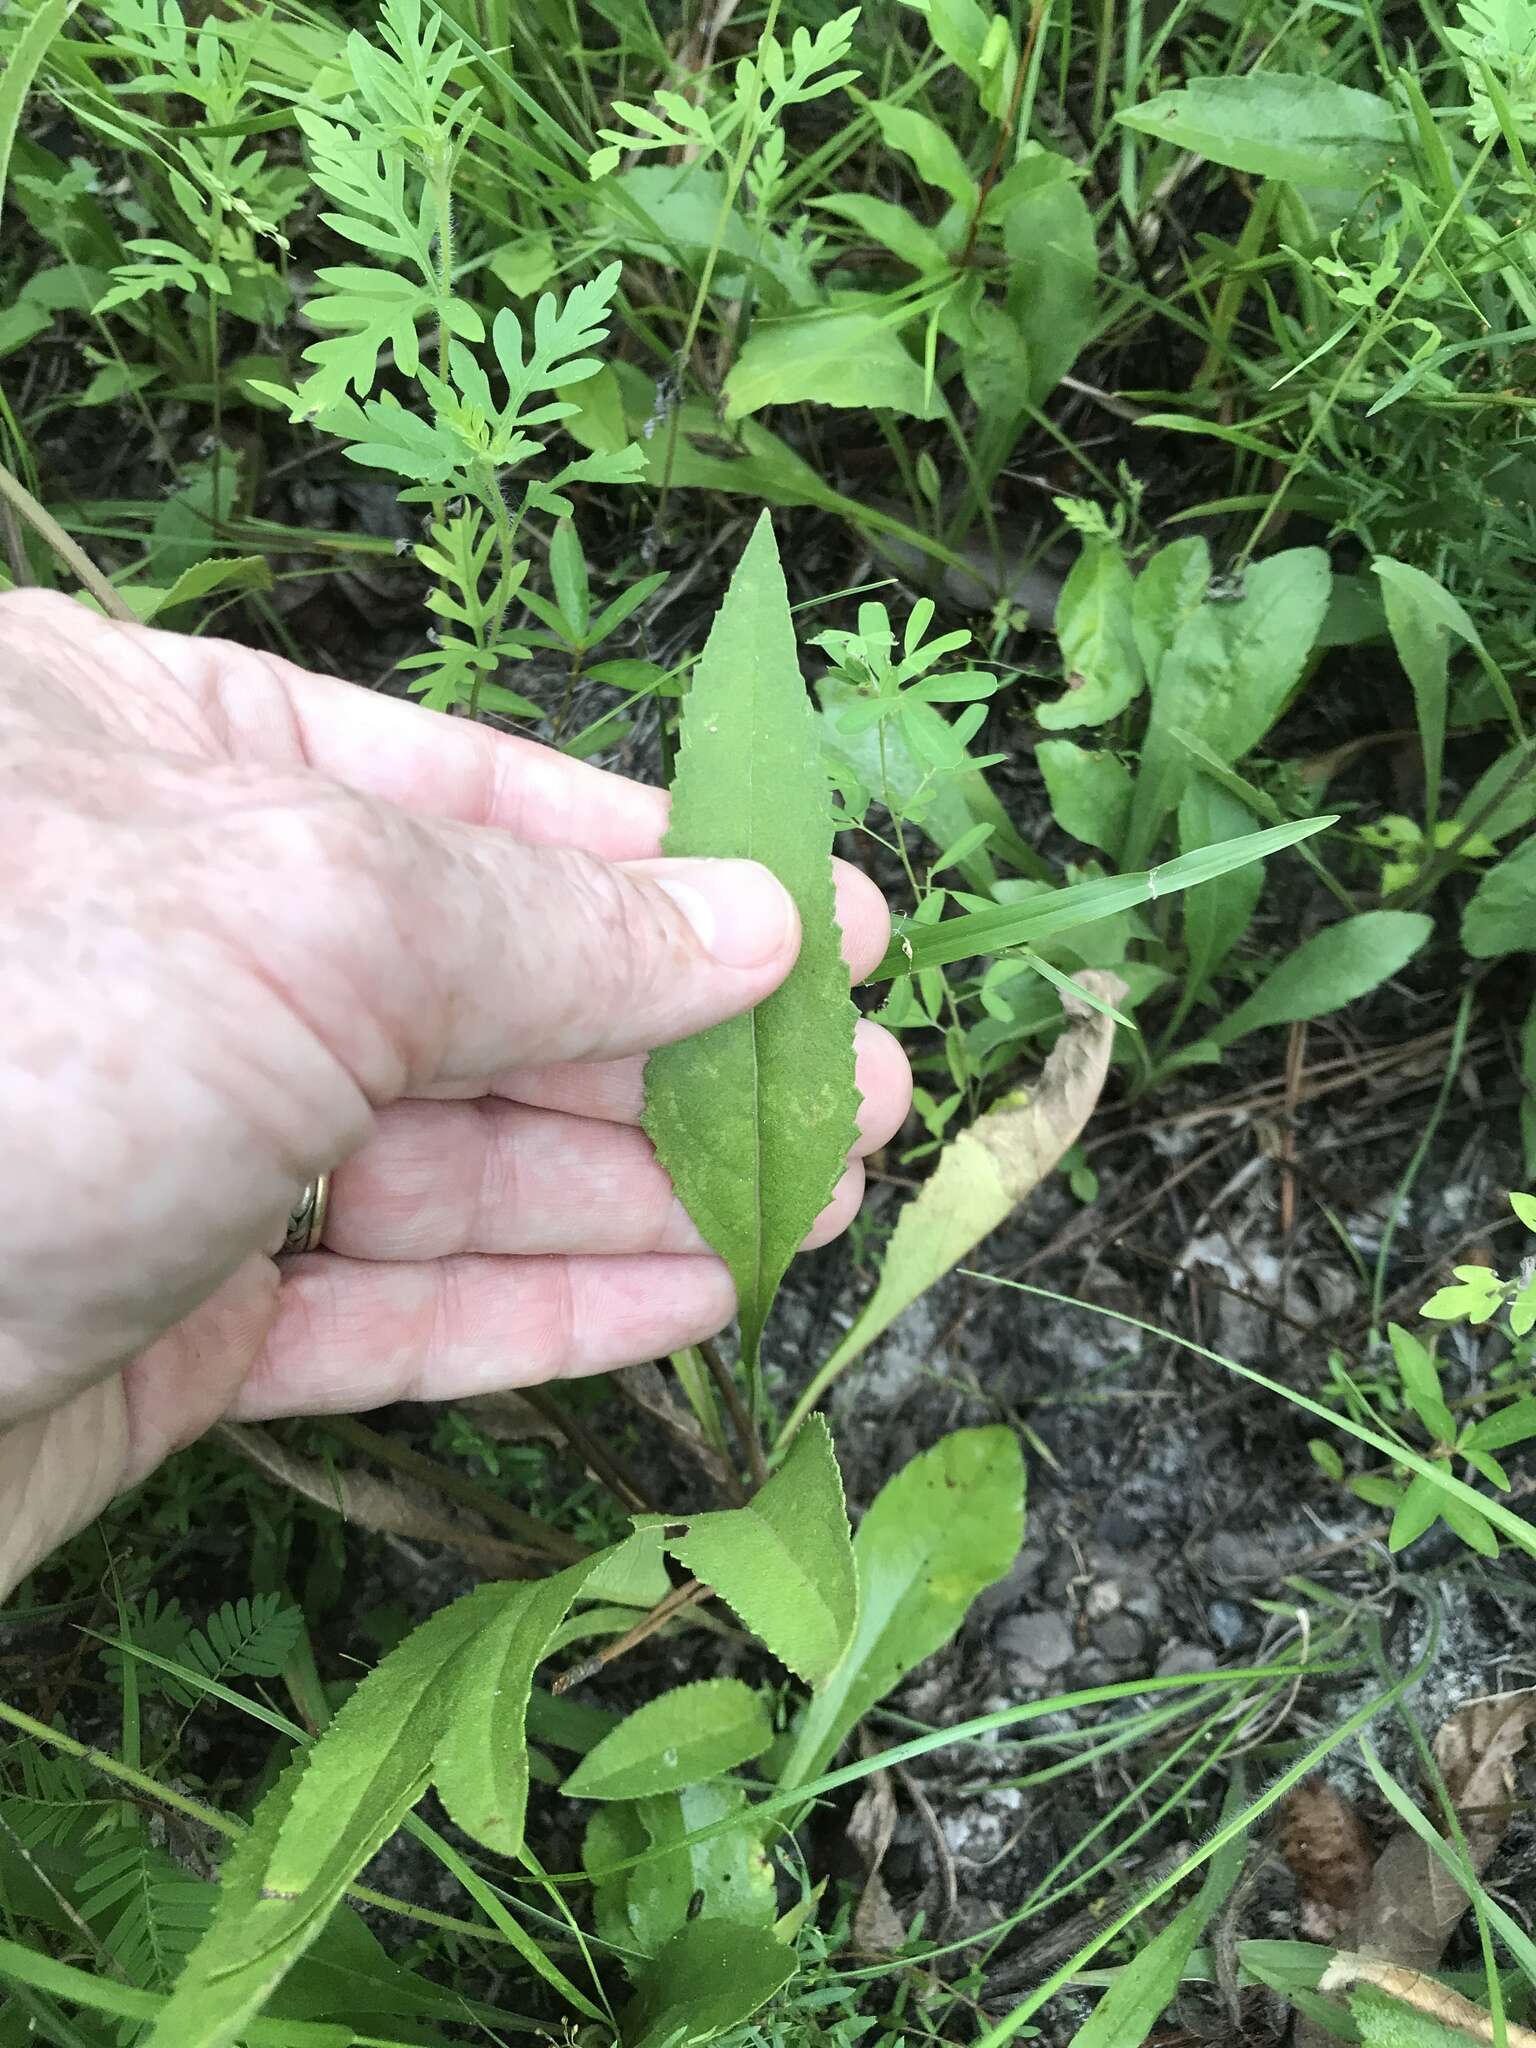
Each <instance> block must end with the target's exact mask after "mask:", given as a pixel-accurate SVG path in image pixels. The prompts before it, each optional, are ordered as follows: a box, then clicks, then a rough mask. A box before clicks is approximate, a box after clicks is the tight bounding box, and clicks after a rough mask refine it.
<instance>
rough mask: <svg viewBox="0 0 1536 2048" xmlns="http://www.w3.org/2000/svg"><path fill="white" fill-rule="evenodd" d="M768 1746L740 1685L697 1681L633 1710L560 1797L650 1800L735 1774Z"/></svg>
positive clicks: (760, 1712) (767, 1725) (767, 1732)
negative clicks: (660, 1794) (658, 1794)
mask: <svg viewBox="0 0 1536 2048" xmlns="http://www.w3.org/2000/svg"><path fill="white" fill-rule="evenodd" d="M772 1740H773V1723H772V1721H771V1720H770V1719H769V1715H768V1708H767V1704H766V1702H765V1701H764V1699H763V1696H762V1694H761V1693H758V1692H754V1691H753V1690H752V1688H751V1686H749V1685H744V1684H743V1683H742V1681H741V1680H740V1679H739V1678H704V1679H700V1680H699V1681H698V1683H697V1684H694V1685H679V1686H674V1688H673V1689H672V1691H671V1692H664V1693H662V1694H661V1695H660V1696H659V1697H658V1698H656V1699H653V1700H647V1701H646V1703H645V1705H644V1706H643V1707H637V1708H636V1709H635V1711H634V1713H632V1714H630V1715H628V1716H627V1717H626V1719H624V1720H623V1721H621V1722H620V1723H619V1725H618V1727H617V1728H615V1729H614V1731H613V1733H612V1734H611V1735H605V1736H604V1737H603V1739H602V1741H601V1742H600V1743H599V1744H598V1745H597V1747H596V1748H595V1749H593V1750H591V1751H589V1752H588V1754H587V1755H586V1756H584V1757H583V1758H582V1760H581V1762H580V1763H579V1764H578V1765H577V1767H576V1769H575V1770H574V1771H573V1772H572V1773H571V1775H570V1777H568V1778H567V1779H566V1781H565V1783H564V1785H563V1786H562V1787H561V1790H562V1791H563V1792H565V1793H566V1794H568V1796H569V1797H571V1798H572V1799H649V1798H652V1797H654V1796H655V1795H656V1794H657V1793H661V1792H676V1791H678V1790H679V1789H680V1788H681V1787H682V1786H684V1785H696V1784H698V1783H699V1782H700V1781H701V1780H702V1779H705V1778H717V1777H719V1776H721V1775H722V1774H723V1773H724V1772H726V1771H734V1770H735V1769H736V1767H737V1765H738V1764H744V1763H749V1762H750V1761H751V1759H752V1758H753V1757H755V1756H761V1755H762V1753H763V1751H764V1750H765V1749H766V1748H767V1747H768V1745H769V1744H770V1743H771V1742H772Z"/></svg>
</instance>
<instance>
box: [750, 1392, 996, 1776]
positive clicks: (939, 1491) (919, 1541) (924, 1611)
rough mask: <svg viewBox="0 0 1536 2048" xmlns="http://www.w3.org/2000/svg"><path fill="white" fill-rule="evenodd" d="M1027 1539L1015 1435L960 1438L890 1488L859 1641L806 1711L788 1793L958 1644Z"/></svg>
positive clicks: (871, 1559)
mask: <svg viewBox="0 0 1536 2048" xmlns="http://www.w3.org/2000/svg"><path fill="white" fill-rule="evenodd" d="M1023 1540H1024V1461H1023V1458H1022V1457H1021V1456H1020V1453H1019V1445H1018V1439H1017V1438H1016V1437H1015V1435H1014V1433H1013V1431H1012V1430H1011V1429H1002V1428H991V1429H961V1430H956V1431H955V1432H954V1433H953V1434H952V1435H950V1436H947V1437H944V1438H942V1439H941V1440H940V1441H939V1442H938V1443H936V1444H935V1445H934V1446H933V1448H932V1450H928V1451H924V1452H922V1453H921V1454H920V1455H919V1456H918V1457H916V1458H914V1459H913V1460H912V1461H911V1463H910V1464H908V1465H905V1466H904V1467H903V1468H902V1470H901V1471H900V1472H898V1473H897V1474H896V1476H895V1477H894V1478H893V1479H890V1480H888V1481H887V1483H886V1484H885V1485H884V1486H883V1487H882V1488H881V1490H880V1492H879V1493H878V1494H876V1496H875V1498H874V1500H873V1502H872V1503H871V1505H870V1509H869V1512H868V1514H866V1515H865V1517H864V1519H863V1521H862V1522H861V1523H860V1524H859V1533H858V1535H857V1537H856V1538H855V1540H854V1557H855V1559H856V1561H857V1564H858V1574H859V1626H858V1633H857V1634H856V1636H855V1637H854V1640H853V1643H852V1646H851V1647H850V1649H849V1651H848V1654H847V1656H846V1657H845V1658H844V1659H843V1661H842V1663H841V1664H840V1665H839V1666H838V1668H837V1670H836V1671H835V1672H834V1673H833V1674H832V1677H831V1679H830V1681H829V1682H828V1684H827V1686H826V1687H825V1689H824V1690H823V1691H822V1692H820V1693H818V1694H817V1696H816V1698H815V1699H813V1700H812V1701H811V1702H810V1704H809V1706H808V1707H807V1708H806V1710H805V1714H804V1716H803V1718H802V1720H801V1723H800V1726H799V1728H798V1730H797V1731H796V1735H795V1744H794V1748H793V1750H792V1751H791V1753H790V1756H789V1758H788V1760H787V1761H786V1763H785V1765H784V1768H783V1770H782V1772H781V1773H780V1783H781V1784H782V1785H783V1786H784V1787H785V1789H789V1788H790V1787H792V1786H795V1785H803V1784H804V1783H805V1782H806V1781H807V1780H808V1779H810V1778H813V1777H815V1776H816V1775H817V1774H818V1773H819V1772H820V1771H821V1770H822V1769H823V1768H824V1767H825V1765H826V1764H827V1762H828V1760H829V1759H830V1758H831V1757H832V1756H833V1755H834V1754H835V1753H836V1751H837V1749H838V1747H839V1746H840V1744H841V1743H842V1742H843V1740H844V1738H845V1737H846V1736H847V1735H848V1733H849V1732H850V1730H852V1729H853V1728H855V1727H856V1726H857V1725H858V1723H859V1722H860V1721H861V1720H862V1719H863V1718H864V1716H865V1715H866V1714H867V1713H868V1712H869V1710H870V1708H871V1707H873V1706H874V1705H875V1704H876V1703H877V1701H879V1700H882V1699H884V1698H885V1697H886V1695H887V1694H888V1693H889V1692H890V1691H891V1690H892V1689H893V1688H894V1687H895V1686H896V1685H898V1684H899V1683H900V1681H901V1680H902V1679H903V1678H905V1676H906V1675H907V1673H908V1672H909V1671H911V1670H913V1669H914V1668H915V1667H916V1666H917V1665H919V1664H921V1663H922V1661H923V1659H924V1658H925V1657H931V1656H932V1655H933V1653H934V1651H935V1650H937V1649H938V1648H940V1647H941V1645H942V1644H944V1643H947V1642H948V1641H949V1638H950V1637H951V1636H952V1635H953V1634H954V1632H955V1630H956V1629H957V1628H958V1627H959V1626H960V1624H961V1622H962V1621H963V1620H964V1619H965V1616H966V1613H967V1611H968V1610H969V1608H970V1605H971V1602H972V1601H973V1600H974V1599H975V1598H976V1596H977V1594H978V1593H980V1592H982V1591H983V1590H984V1589H985V1588H986V1587H988V1586H990V1585H992V1584H993V1582H994V1581H995V1580H997V1579H1000V1578H1001V1577H1002V1576H1003V1574H1004V1572H1006V1571H1007V1570H1008V1568H1009V1566H1010V1565H1011V1564H1012V1563H1013V1560H1014V1558H1015V1556H1016V1555H1017V1554H1018V1548H1019V1545H1020V1543H1022V1542H1023Z"/></svg>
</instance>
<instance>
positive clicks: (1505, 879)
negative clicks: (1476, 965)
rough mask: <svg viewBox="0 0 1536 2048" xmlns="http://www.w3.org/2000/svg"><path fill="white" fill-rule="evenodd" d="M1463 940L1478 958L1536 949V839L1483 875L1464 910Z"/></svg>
mask: <svg viewBox="0 0 1536 2048" xmlns="http://www.w3.org/2000/svg"><path fill="white" fill-rule="evenodd" d="M1461 943H1462V944H1463V946H1465V947H1466V949H1467V951H1468V952H1469V953H1470V954H1471V955H1472V956H1473V958H1474V959H1477V960H1491V959H1493V958H1494V957H1495V955H1497V954H1500V953H1532V952H1536V839H1527V840H1526V841H1525V842H1524V844H1523V845H1520V846H1517V847H1516V848H1515V850H1514V852H1513V853H1512V854H1509V855H1508V856H1507V857H1506V858H1505V859H1504V860H1501V861H1500V862H1499V864H1498V866H1497V867H1495V868H1490V869H1489V870H1488V872H1487V874H1486V875H1484V876H1483V878H1482V880H1481V881H1480V882H1479V883H1478V885H1477V888H1476V889H1475V890H1474V891H1473V895H1472V900H1471V902H1470V903H1469V904H1468V905H1467V907H1466V910H1465V911H1464V912H1463V914H1462V920H1461Z"/></svg>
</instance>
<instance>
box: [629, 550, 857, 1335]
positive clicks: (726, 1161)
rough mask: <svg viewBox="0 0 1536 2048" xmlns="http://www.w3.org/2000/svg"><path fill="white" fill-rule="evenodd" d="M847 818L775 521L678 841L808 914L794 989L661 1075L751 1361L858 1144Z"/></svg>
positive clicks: (683, 772)
mask: <svg viewBox="0 0 1536 2048" xmlns="http://www.w3.org/2000/svg"><path fill="white" fill-rule="evenodd" d="M831 847H832V806H831V796H830V791H829V788H828V784H827V779H826V774H825V771H824V769H823V766H822V759H821V729H820V723H819V721H818V719H817V716H816V713H815V711H814V709H813V708H812V706H811V703H810V699H809V698H808V697H807V695H806V690H805V684H804V681H803V679H802V677H801V674H800V664H799V660H798V657H797V655H796V651H795V635H794V627H793V625H792V623H791V620H790V614H789V597H788V593H787V591H786V590H785V587H784V573H783V571H782V569H781V568H780V567H779V556H778V549H777V547H776V546H775V544H774V538H773V527H772V525H771V524H770V522H769V519H768V515H767V514H766V513H764V514H763V516H762V517H761V518H760V519H759V521H758V523H757V526H756V528H755V529H754V531H753V534H752V538H751V540H750V541H749V542H748V543H747V547H746V551H745V552H744V554H743V555H742V558H741V561H740V562H739V563H738V564H737V568H736V573H735V575H734V576H733V577H732V578H731V584H730V588H729V590H728V591H727V592H726V596H725V602H724V603H723V604H722V605H721V607H720V611H719V614H718V616H717V617H716V619H715V623H714V626H713V628H712V629H711V631H710V635H709V641H708V644H707V645H706V647H705V649H704V654H703V658H702V660H701V661H700V663H699V666H698V670H697V672H696V674H695V676H694V681H693V687H692V688H691V690H690V691H689V693H688V698H687V702H686V705H685V708H684V713H683V730H682V743H681V747H680V750H679V755H678V768H677V777H676V780H675V782H674V784H673V788H672V816H671V823H670V825H669V827H668V830H667V836H666V839H665V841H664V842H663V851H664V852H665V853H667V854H670V855H689V854H692V855H715V856H719V855H730V856H734V857H736V858H739V859H746V860H756V861H761V862H762V863H763V864H764V865H765V866H767V867H769V868H771V869H772V870H773V872H774V874H776V875H777V876H778V878H779V880H780V881H781V882H782V883H783V884H784V886H785V888H786V889H788V891H789V893H790V895H791V896H793V897H794V899H795V902H796V904H797V905H798V906H799V910H800V923H801V932H802V937H801V942H800V957H799V959H798V960H797V961H796V963H795V965H794V967H793V968H792V970H791V971H790V974H789V977H788V979H787V980H786V981H785V982H784V983H783V985H782V986H781V987H780V988H778V989H777V990H775V992H774V993H773V994H772V995H771V996H769V997H768V998H767V1000H766V1001H765V1002H761V1003H759V1004H758V1006H757V1007H756V1009H755V1010H751V1011H749V1012H748V1013H747V1014H746V1015H745V1016H740V1017H731V1018H728V1019H727V1020H726V1022H725V1023H723V1024H717V1025H715V1026H713V1028H712V1029H710V1030H708V1031H703V1032H700V1033H699V1035H698V1036H697V1037H695V1038H689V1039H685V1040H683V1041H682V1043H681V1044H678V1045H670V1046H663V1047H662V1048H661V1049H660V1050H659V1051H657V1052H654V1053H652V1055H651V1057H650V1059H649V1060H648V1061H647V1063H646V1109H645V1128H646V1130H647V1132H648V1133H649V1135H650V1138H651V1141H652V1143H653V1144H654V1145H655V1147H656V1155H657V1157H658V1158H659V1159H660V1161H661V1163H662V1165H663V1166H664V1167H665V1168H666V1170H667V1172H668V1174H669V1175H670V1176H671V1179H672V1184H673V1186H674V1187H675V1188H676V1190H677V1193H678V1197H679V1199H680V1200H681V1202H682V1204H683V1206H684V1208H685V1209H687V1211H688V1213H689V1215H690V1216H691V1217H692V1218H693V1220H694V1222H695V1223H696V1224H697V1226H698V1228H699V1231H700V1233H701V1235H702V1236H703V1237H704V1239H705V1241H706V1242H707V1243H708V1244H710V1245H711V1246H712V1247H713V1248H714V1250H715V1251H717V1252H718V1253H719V1254H720V1256H721V1257H722V1258H723V1259H724V1260H725V1262H726V1264H727V1265H728V1266H729V1267H730V1269H731V1277H732V1279H733V1280H734V1281H735V1283H736V1298H737V1301H738V1303H739V1306H740V1314H741V1344H742V1353H743V1356H744V1357H745V1358H746V1359H747V1360H748V1362H749V1363H752V1362H755V1360H756V1358H757V1353H758V1346H759V1344H760V1342H761V1339H762V1332H763V1324H764V1322H765V1321H766V1320H767V1316H768V1310H769V1307H770V1305H771V1304H772V1301H773V1297H774V1294H775V1293H776V1292H777V1290H778V1286H779V1282H780V1281H781V1280H782V1279H783V1277H784V1273H785V1270H786V1268H787V1267H788V1265H789V1262H790V1260H791V1259H792V1258H793V1257H794V1254H795V1251H796V1249H797V1247H798V1246H799V1244H800V1242H801V1240H802V1239H803V1238H804V1237H805V1234H806V1232H807V1231H808V1230H809V1229H810V1227H811V1225H812V1224H813V1223H814V1222H815V1220H816V1217H817V1216H818V1215H819V1214H820V1212H821V1210H822V1209H823V1208H824V1207H825V1206H826V1203H827V1201H828V1200H829V1199H830V1197H831V1194H832V1190H833V1188H834V1187H835V1186H836V1184H837V1181H838V1178H839V1176H840V1175H841V1173H842V1171H843V1166H844V1163H845V1161H846V1160H847V1157H848V1154H849V1152H850V1150H851V1149H852V1146H853V1143H854V1138H855V1135H856V1131H857V1125H856V1121H855V1115H856V1110H857V1102H858V1097H857V1091H856V1089H855V1086H854V1078H853V1025H854V1008H853V1000H852V997H851V996H850V994H849V989H848V969H847V967H846V965H845V964H844V961H843V956H842V951H841V946H840V942H839V938H838V931H837V924H836V919H835V915H834V909H833V890H832V861H831Z"/></svg>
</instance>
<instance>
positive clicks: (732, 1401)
mask: <svg viewBox="0 0 1536 2048" xmlns="http://www.w3.org/2000/svg"><path fill="white" fill-rule="evenodd" d="M696 1348H697V1350H698V1354H699V1356H700V1358H702V1359H703V1361H704V1363H705V1365H706V1366H707V1367H708V1368H709V1376H710V1378H711V1379H712V1380H713V1381H714V1383H715V1385H716V1387H717V1388H718V1389H719V1391H720V1398H721V1400H722V1401H724V1403H725V1405H726V1410H727V1412H728V1413H729V1415H730V1418H731V1428H732V1429H733V1430H734V1431H735V1433H736V1441H737V1444H738V1445H739V1446H740V1448H741V1455H742V1457H743V1458H744V1459H745V1460H746V1465H747V1470H748V1472H749V1473H750V1474H751V1476H752V1489H753V1491H754V1492H756V1490H757V1489H758V1487H760V1486H766V1485H767V1484H768V1462H767V1460H766V1459H765V1458H764V1456H763V1444H762V1439H761V1437H759V1435H758V1433H757V1430H756V1428H755V1427H754V1425H753V1421H752V1417H751V1416H750V1415H749V1414H748V1412H747V1404H746V1403H745V1401H743V1400H742V1398H741V1390H740V1389H739V1388H738V1386H737V1385H736V1382H735V1380H734V1379H733V1378H732V1377H731V1369H730V1367H729V1366H728V1365H727V1364H726V1362H725V1360H724V1359H723V1358H722V1357H721V1356H720V1347H719V1346H718V1345H717V1344H716V1343H715V1342H714V1341H713V1339H712V1338H709V1337H706V1338H704V1339H703V1341H702V1342H701V1343H700V1344H699V1345H698V1346H697V1347H696Z"/></svg>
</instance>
